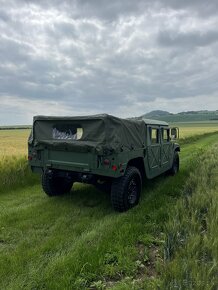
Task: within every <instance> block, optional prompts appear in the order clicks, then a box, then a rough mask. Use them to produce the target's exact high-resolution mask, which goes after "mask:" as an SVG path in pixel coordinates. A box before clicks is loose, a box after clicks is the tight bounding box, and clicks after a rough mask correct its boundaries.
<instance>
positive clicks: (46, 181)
mask: <svg viewBox="0 0 218 290" xmlns="http://www.w3.org/2000/svg"><path fill="white" fill-rule="evenodd" d="M72 186H73V181H72V180H68V179H67V178H64V177H61V176H58V173H57V172H55V171H52V170H45V171H44V172H43V174H42V188H43V190H44V192H45V193H46V194H47V195H48V196H57V195H63V194H65V193H68V192H70V190H71V188H72Z"/></svg>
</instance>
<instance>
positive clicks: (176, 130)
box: [170, 127, 179, 140]
mask: <svg viewBox="0 0 218 290" xmlns="http://www.w3.org/2000/svg"><path fill="white" fill-rule="evenodd" d="M170 135H171V139H172V140H175V139H178V138H179V128H177V127H175V128H171V130H170Z"/></svg>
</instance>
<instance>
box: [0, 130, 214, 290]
mask: <svg viewBox="0 0 218 290" xmlns="http://www.w3.org/2000/svg"><path fill="white" fill-rule="evenodd" d="M216 140H217V135H211V136H203V137H202V139H199V140H198V141H196V142H195V143H194V144H192V143H190V144H185V145H184V146H183V147H182V151H181V170H180V172H179V174H178V175H176V176H174V177H169V176H165V175H163V176H160V177H158V178H156V179H154V180H150V181H147V182H146V185H145V187H144V188H143V194H142V198H141V203H140V205H139V206H137V207H135V208H134V209H132V210H130V211H128V212H126V213H123V214H118V213H115V212H114V211H113V209H112V208H111V205H110V197H109V195H106V194H103V193H101V192H98V191H97V190H95V189H94V188H93V187H91V186H84V185H78V184H76V185H75V186H74V187H73V191H72V192H71V193H70V194H68V195H65V196H60V197H55V198H49V197H47V196H46V195H45V194H43V192H42V190H41V185H40V184H36V185H34V186H32V183H31V182H32V181H31V180H32V177H33V176H34V178H35V175H32V174H31V173H30V171H29V169H28V167H27V162H26V161H25V160H24V159H22V161H16V160H14V161H12V163H14V165H11V166H8V168H11V169H12V170H11V171H10V170H9V171H8V173H7V174H6V173H5V174H6V175H5V178H4V180H7V182H6V183H5V184H6V185H7V184H8V185H7V186H8V189H11V190H8V192H7V193H6V194H0V205H1V210H0V289H13V290H16V289H51V290H55V289H57V290H58V289H79V290H81V289H110V288H111V289H116V290H117V289H149V290H150V289H156V288H158V287H160V286H161V283H162V281H163V280H164V281H165V284H164V286H165V285H166V287H167V286H168V285H169V283H168V281H170V279H171V278H169V280H167V279H168V278H167V275H166V277H165V276H164V275H165V274H164V271H165V270H166V273H167V271H168V266H167V265H168V263H171V262H173V260H174V259H175V257H176V252H177V250H178V249H179V248H180V247H179V245H178V246H177V245H176V244H174V243H171V245H175V250H172V251H171V252H170V255H171V256H170V255H169V257H168V260H166V261H167V262H165V263H164V255H163V251H162V249H163V248H164V245H165V239H164V237H165V232H167V230H166V229H168V227H167V226H165V225H167V224H168V221H170V220H171V219H174V212H171V211H170V209H171V208H173V207H174V206H175V204H176V202H177V200H178V199H179V198H182V197H181V196H182V194H183V189H185V188H186V185H185V184H186V182H190V181H189V180H190V177H189V176H190V174H192V173H191V172H192V171H193V170H194V171H195V168H196V166H198V165H199V163H198V156H200V155H204V154H206V153H205V152H206V150H207V147H208V145H210V144H211V143H214V142H216ZM205 156H206V155H205ZM10 160H12V159H10ZM8 162H9V160H8ZM16 162H18V163H19V162H20V166H21V170H20V171H19V170H18V171H17V169H18V168H19V166H17V165H16ZM9 163H10V162H9ZM1 168H2V167H1ZM11 172H12V173H15V175H17V178H16V179H15V181H14V182H11V181H10V176H11ZM29 174H30V175H29ZM28 176H29V178H26V177H28ZM191 179H193V177H192V175H191ZM2 180H3V179H2ZM22 182H24V183H23V186H20V185H22ZM25 182H26V183H25ZM33 182H35V181H34V180H33ZM29 185H30V186H29ZM19 186H20V188H18V187H19ZM193 188H194V187H193ZM167 233H168V232H167ZM172 247H173V246H171V248H172ZM165 248H166V252H167V247H165ZM159 289H164V288H159ZM181 289H182V288H181ZM184 289H186V288H184Z"/></svg>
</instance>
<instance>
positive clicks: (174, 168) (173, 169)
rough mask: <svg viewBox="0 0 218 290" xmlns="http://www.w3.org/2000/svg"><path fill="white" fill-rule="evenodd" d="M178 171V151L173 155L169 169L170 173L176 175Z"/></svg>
mask: <svg viewBox="0 0 218 290" xmlns="http://www.w3.org/2000/svg"><path fill="white" fill-rule="evenodd" d="M178 172H179V153H178V152H175V153H174V157H173V164H172V167H171V168H170V170H169V174H170V175H176V174H177V173H178Z"/></svg>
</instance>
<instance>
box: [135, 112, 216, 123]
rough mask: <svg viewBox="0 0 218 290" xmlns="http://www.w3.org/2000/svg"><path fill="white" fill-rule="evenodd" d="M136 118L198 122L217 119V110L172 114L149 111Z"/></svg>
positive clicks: (170, 121)
mask: <svg viewBox="0 0 218 290" xmlns="http://www.w3.org/2000/svg"><path fill="white" fill-rule="evenodd" d="M138 119H154V120H162V121H166V122H169V123H174V122H199V121H218V110H216V111H207V110H203V111H187V112H181V113H177V114H173V113H170V112H167V111H161V110H156V111H151V112H149V113H146V114H144V115H142V116H140V117H139V118H138Z"/></svg>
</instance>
